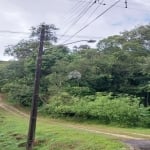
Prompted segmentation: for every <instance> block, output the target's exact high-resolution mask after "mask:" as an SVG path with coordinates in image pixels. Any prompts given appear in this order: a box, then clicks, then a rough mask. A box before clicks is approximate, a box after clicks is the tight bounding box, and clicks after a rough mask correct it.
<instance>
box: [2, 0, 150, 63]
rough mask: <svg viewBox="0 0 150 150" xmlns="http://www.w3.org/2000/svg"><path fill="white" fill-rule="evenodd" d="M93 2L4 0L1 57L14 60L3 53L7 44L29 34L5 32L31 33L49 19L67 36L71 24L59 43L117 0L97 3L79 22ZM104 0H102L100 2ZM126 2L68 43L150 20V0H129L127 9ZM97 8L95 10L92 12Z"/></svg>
mask: <svg viewBox="0 0 150 150" xmlns="http://www.w3.org/2000/svg"><path fill="white" fill-rule="evenodd" d="M91 1H92V2H93V1H94V0H0V19H1V21H0V60H8V59H10V57H7V56H4V55H3V53H4V49H5V47H6V46H7V45H12V44H16V43H17V42H19V41H20V40H21V39H23V38H24V39H27V37H28V34H11V33H2V32H1V31H16V32H29V29H30V28H31V26H37V25H39V24H40V23H42V22H45V23H47V24H55V25H56V27H58V28H59V29H60V30H59V31H58V32H57V34H58V35H63V34H64V32H65V31H66V30H67V29H68V28H69V27H70V26H71V28H70V30H69V31H68V32H67V33H66V36H64V37H62V38H61V40H59V41H58V44H59V43H63V42H64V41H65V40H66V39H67V38H68V36H67V35H69V36H71V35H73V34H74V33H75V32H77V31H78V30H80V29H81V28H82V27H83V26H84V25H86V24H87V23H88V22H89V21H90V20H92V19H94V18H95V17H96V16H98V15H99V14H101V13H102V12H103V11H104V10H106V9H107V8H108V7H109V6H110V5H112V4H113V3H114V2H115V1H117V0H103V3H105V4H106V5H99V4H98V3H96V4H94V5H93V6H92V7H90V8H89V10H88V11H87V13H86V14H85V15H84V16H83V17H82V18H81V19H80V20H79V21H78V22H77V23H76V24H75V22H76V18H77V16H78V15H79V14H80V12H81V11H82V10H83V9H84V8H87V7H89V6H90V5H91V4H90V3H89V2H91ZM101 1H102V0H99V3H100V2H101ZM124 1H125V0H121V1H120V2H119V3H118V4H117V5H116V6H115V7H113V8H112V9H110V10H109V11H108V12H107V13H105V14H104V15H103V16H101V17H100V18H99V19H97V20H96V21H95V22H93V23H92V24H91V25H90V26H88V27H87V28H85V30H83V31H82V32H80V33H79V34H78V35H77V36H75V37H74V38H72V39H71V40H69V41H68V42H72V41H77V40H84V39H95V40H100V39H102V38H103V37H107V36H109V35H114V34H119V33H120V32H122V31H125V30H130V29H133V28H134V27H136V26H139V25H145V24H149V23H150V0H128V8H125V4H124ZM98 6H99V7H98ZM96 8H97V10H95V9H96ZM94 11H95V13H94V14H93V15H91V13H92V12H94ZM73 24H74V25H73ZM59 38H60V37H59ZM81 44H85V43H83V42H82V43H81Z"/></svg>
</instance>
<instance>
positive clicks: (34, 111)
mask: <svg viewBox="0 0 150 150" xmlns="http://www.w3.org/2000/svg"><path fill="white" fill-rule="evenodd" d="M44 39H45V25H42V28H41V35H40V46H39V51H38V56H37V63H36V70H35V80H34V92H33V98H32V107H31V114H30V122H29V131H28V139H27V145H26V150H32V148H33V144H34V140H35V129H36V120H37V107H38V98H39V84H40V75H41V65H42V54H43V46H44Z"/></svg>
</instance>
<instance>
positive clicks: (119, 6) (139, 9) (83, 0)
mask: <svg viewBox="0 0 150 150" xmlns="http://www.w3.org/2000/svg"><path fill="white" fill-rule="evenodd" d="M80 1H82V2H84V3H89V2H88V1H85V0H80ZM123 3H125V2H122V4H123ZM96 4H97V5H102V6H110V4H107V3H103V4H99V3H96ZM127 4H128V3H127ZM130 4H133V5H135V4H136V3H132V2H130ZM115 7H118V8H126V5H125V7H123V6H121V5H116V6H115ZM127 7H128V9H130V10H136V11H147V12H150V11H149V10H145V9H141V8H135V7H129V6H128V5H127Z"/></svg>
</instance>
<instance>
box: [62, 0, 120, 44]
mask: <svg viewBox="0 0 150 150" xmlns="http://www.w3.org/2000/svg"><path fill="white" fill-rule="evenodd" d="M119 2H120V0H117V1H116V2H115V3H113V4H112V5H111V6H110V7H108V8H107V9H106V10H104V11H103V12H102V13H101V14H99V15H98V16H97V17H96V18H94V19H93V20H91V21H90V22H89V23H88V24H86V25H85V26H83V27H82V28H81V29H80V30H78V31H77V32H75V33H74V34H73V35H72V36H71V37H70V38H69V39H67V40H65V41H64V42H63V44H64V43H66V42H68V41H69V40H71V39H72V38H73V37H75V36H76V35H77V34H78V33H80V32H81V31H82V30H84V29H85V28H87V27H88V26H89V25H91V24H92V23H93V22H94V21H96V20H97V19H99V18H100V17H101V16H102V15H104V14H105V13H106V12H107V11H109V10H110V9H111V8H113V7H114V6H115V5H116V4H118V3H119Z"/></svg>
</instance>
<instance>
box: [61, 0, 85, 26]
mask: <svg viewBox="0 0 150 150" xmlns="http://www.w3.org/2000/svg"><path fill="white" fill-rule="evenodd" d="M80 3H82V4H80ZM77 4H78V5H76V7H74V9H73V10H72V11H71V12H68V13H69V14H71V16H70V17H69V18H66V19H65V20H64V24H68V23H70V22H72V20H73V19H74V17H75V16H76V13H77V12H79V11H80V8H82V7H84V6H86V5H87V4H85V3H84V2H82V1H80V2H77ZM63 26H65V25H63Z"/></svg>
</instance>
